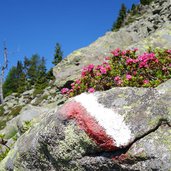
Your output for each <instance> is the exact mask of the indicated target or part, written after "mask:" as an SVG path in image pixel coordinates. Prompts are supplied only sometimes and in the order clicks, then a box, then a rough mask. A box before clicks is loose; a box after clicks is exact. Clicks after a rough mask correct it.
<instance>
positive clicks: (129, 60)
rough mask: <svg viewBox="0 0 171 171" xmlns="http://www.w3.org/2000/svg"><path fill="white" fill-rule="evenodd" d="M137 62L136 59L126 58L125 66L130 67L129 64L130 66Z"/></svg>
mask: <svg viewBox="0 0 171 171" xmlns="http://www.w3.org/2000/svg"><path fill="white" fill-rule="evenodd" d="M137 62H138V59H132V58H128V59H127V60H126V64H127V65H130V64H132V63H134V64H135V63H137Z"/></svg>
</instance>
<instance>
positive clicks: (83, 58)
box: [53, 0, 171, 87]
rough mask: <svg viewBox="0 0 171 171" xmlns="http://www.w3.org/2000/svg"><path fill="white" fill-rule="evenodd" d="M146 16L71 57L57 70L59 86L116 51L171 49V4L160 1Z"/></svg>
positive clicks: (74, 53)
mask: <svg viewBox="0 0 171 171" xmlns="http://www.w3.org/2000/svg"><path fill="white" fill-rule="evenodd" d="M146 8H147V9H146V13H144V14H143V15H142V16H140V17H138V18H136V20H135V22H133V23H131V24H130V25H129V26H126V27H124V28H122V29H120V30H119V31H118V32H107V33H106V34H105V35H104V36H102V37H100V38H99V39H98V40H96V41H95V42H94V43H92V44H90V45H89V46H88V47H85V48H82V49H79V50H76V51H74V52H73V53H71V54H70V55H69V56H67V58H65V59H64V60H63V61H62V62H61V63H60V64H58V65H57V66H56V67H55V68H54V70H53V71H54V76H55V77H56V79H57V84H58V85H59V86H61V87H62V86H63V85H64V84H66V82H67V81H68V83H70V82H72V80H74V79H75V78H77V77H78V75H80V70H81V69H82V68H83V66H86V65H88V64H90V63H93V64H100V63H102V61H103V59H104V57H105V56H107V55H109V53H110V52H111V51H112V50H114V49H116V48H121V49H128V48H131V47H138V48H139V49H140V50H141V51H145V50H146V49H147V48H148V47H149V46H151V47H164V48H170V47H171V32H170V30H171V14H170V10H171V2H170V0H156V1H154V2H153V3H152V4H151V5H150V6H148V7H146Z"/></svg>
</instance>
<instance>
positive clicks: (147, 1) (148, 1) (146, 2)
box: [140, 0, 154, 5]
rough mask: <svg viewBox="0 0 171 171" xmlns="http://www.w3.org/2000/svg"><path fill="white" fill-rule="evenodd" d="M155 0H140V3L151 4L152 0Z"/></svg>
mask: <svg viewBox="0 0 171 171" xmlns="http://www.w3.org/2000/svg"><path fill="white" fill-rule="evenodd" d="M153 1H154V0H140V3H141V4H142V5H149V4H150V3H151V2H153Z"/></svg>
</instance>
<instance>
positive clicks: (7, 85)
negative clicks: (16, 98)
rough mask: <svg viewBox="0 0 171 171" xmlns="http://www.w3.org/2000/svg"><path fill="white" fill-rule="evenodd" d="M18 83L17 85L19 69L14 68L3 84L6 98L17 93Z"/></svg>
mask: <svg viewBox="0 0 171 171" xmlns="http://www.w3.org/2000/svg"><path fill="white" fill-rule="evenodd" d="M17 88H18V83H17V68H16V67H14V66H13V67H12V68H11V69H10V71H9V72H8V75H7V78H6V80H5V82H4V84H3V93H4V96H5V97H6V96H8V95H10V94H12V93H13V92H17Z"/></svg>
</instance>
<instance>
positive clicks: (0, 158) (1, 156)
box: [0, 146, 10, 161]
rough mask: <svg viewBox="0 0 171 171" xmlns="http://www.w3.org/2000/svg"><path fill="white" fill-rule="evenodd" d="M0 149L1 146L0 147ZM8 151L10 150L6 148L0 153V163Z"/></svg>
mask: <svg viewBox="0 0 171 171" xmlns="http://www.w3.org/2000/svg"><path fill="white" fill-rule="evenodd" d="M0 148H1V146H0ZM9 151H10V149H9V148H6V149H5V151H4V152H1V153H0V161H2V160H3V159H4V158H5V157H6V156H7V155H8V152H9Z"/></svg>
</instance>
